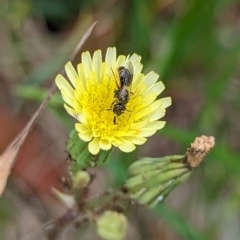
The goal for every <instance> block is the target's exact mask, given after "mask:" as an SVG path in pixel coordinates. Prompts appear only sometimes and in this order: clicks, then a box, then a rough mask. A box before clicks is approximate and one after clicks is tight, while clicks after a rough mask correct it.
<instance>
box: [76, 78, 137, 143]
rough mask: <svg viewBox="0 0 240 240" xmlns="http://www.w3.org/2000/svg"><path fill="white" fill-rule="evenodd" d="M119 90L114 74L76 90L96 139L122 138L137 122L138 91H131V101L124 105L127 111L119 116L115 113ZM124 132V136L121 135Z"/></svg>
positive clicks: (82, 109) (90, 80) (92, 79)
mask: <svg viewBox="0 0 240 240" xmlns="http://www.w3.org/2000/svg"><path fill="white" fill-rule="evenodd" d="M93 75H94V74H93ZM117 89H118V87H117V83H116V79H115V76H114V75H113V74H112V76H107V75H105V76H104V77H103V78H101V79H100V80H97V79H96V78H94V77H91V78H90V79H89V80H88V81H87V83H86V87H85V88H84V89H82V91H79V89H76V90H75V96H76V98H77V99H76V100H77V102H78V104H80V106H79V107H80V108H81V112H82V113H83V114H84V116H85V118H86V120H87V122H88V124H89V126H90V128H91V130H92V133H93V136H94V137H100V136H101V138H103V139H109V138H111V137H115V136H119V137H121V136H123V135H126V131H128V130H130V126H131V124H132V123H133V122H135V121H134V115H135V110H136V109H137V106H139V103H140V102H141V98H140V97H139V96H137V91H135V92H136V93H130V90H129V101H128V102H127V103H126V104H124V106H125V108H126V110H124V111H122V113H121V114H120V115H117V114H115V113H114V111H113V107H114V105H115V104H116V103H117V102H116V98H115V96H114V91H115V90H117ZM77 93H78V94H77ZM139 100H140V101H139ZM123 132H124V134H121V133H123Z"/></svg>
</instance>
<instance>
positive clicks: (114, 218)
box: [97, 211, 128, 240]
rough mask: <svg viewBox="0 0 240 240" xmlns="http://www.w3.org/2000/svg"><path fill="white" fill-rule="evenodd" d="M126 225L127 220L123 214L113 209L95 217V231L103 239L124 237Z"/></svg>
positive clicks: (117, 239)
mask: <svg viewBox="0 0 240 240" xmlns="http://www.w3.org/2000/svg"><path fill="white" fill-rule="evenodd" d="M127 226H128V221H127V218H126V217H125V215H123V214H122V213H117V212H114V211H105V212H104V213H103V214H102V215H101V216H100V217H99V218H98V219H97V232H98V235H99V236H100V237H101V238H103V239H104V240H122V239H124V237H125V235H126V231H127Z"/></svg>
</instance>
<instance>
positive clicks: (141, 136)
mask: <svg viewBox="0 0 240 240" xmlns="http://www.w3.org/2000/svg"><path fill="white" fill-rule="evenodd" d="M140 61H141V57H140V56H138V55H137V54H133V55H132V56H129V55H128V56H127V57H126V56H124V55H120V56H118V57H117V55H116V48H108V49H107V52H106V56H105V59H104V60H103V59H102V52H101V51H100V50H97V51H95V52H94V54H93V57H92V58H91V56H90V54H89V52H84V53H82V63H80V64H78V65H77V71H76V70H75V69H74V67H73V66H72V64H71V63H70V62H68V63H67V64H66V66H65V70H66V74H67V76H68V78H69V80H70V81H69V82H68V81H67V80H66V79H65V78H64V77H63V76H62V75H60V74H59V75H57V77H56V84H57V86H58V88H59V89H60V91H61V94H62V97H63V100H64V102H65V104H64V107H65V109H66V111H67V112H68V113H69V114H70V115H71V116H73V117H74V118H76V119H77V121H78V123H76V124H75V129H76V131H77V132H78V136H79V138H81V139H82V140H83V141H86V142H90V143H89V144H88V148H89V151H90V152H91V153H92V154H94V155H95V154H97V153H98V152H99V150H100V149H103V150H109V149H111V147H112V145H113V146H115V147H118V148H119V149H120V150H122V151H124V152H131V151H133V150H134V149H135V148H136V147H135V145H142V144H144V143H145V142H146V137H149V136H152V135H153V134H154V133H155V132H156V131H157V130H158V129H161V128H163V127H164V125H165V122H164V121H158V119H160V118H162V117H163V116H164V115H165V111H166V110H165V109H166V108H167V107H168V106H170V105H171V98H170V97H166V98H162V99H158V100H156V98H157V96H158V95H159V94H160V93H161V92H162V91H163V90H164V88H165V87H164V85H163V83H162V82H157V80H158V75H157V74H156V73H154V72H150V73H148V74H147V75H144V74H143V73H141V70H142V64H141V63H140ZM129 62H131V63H132V66H133V80H132V84H131V86H130V87H129V89H128V91H129V96H130V98H129V101H128V102H127V103H126V104H125V107H126V110H125V111H123V113H122V114H120V115H119V116H118V115H116V114H114V112H113V106H114V104H116V102H114V100H115V95H114V91H115V90H117V89H118V86H119V74H118V67H120V66H126V67H127V66H128V64H129Z"/></svg>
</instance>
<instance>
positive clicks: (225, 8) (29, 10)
mask: <svg viewBox="0 0 240 240" xmlns="http://www.w3.org/2000/svg"><path fill="white" fill-rule="evenodd" d="M0 16H1V22H0V39H1V41H0V53H1V57H0V94H1V95H0V134H1V141H0V151H3V150H4V148H5V147H6V146H7V143H9V141H10V140H11V139H12V138H13V137H14V136H15V134H16V132H17V131H19V129H21V128H22V126H24V124H25V123H26V121H27V119H28V118H29V117H30V116H31V115H32V114H33V112H34V110H35V109H36V108H37V106H38V105H39V104H40V103H41V101H42V100H43V99H44V97H45V96H46V93H47V91H48V88H49V86H51V84H52V82H53V81H54V78H55V75H56V73H58V72H59V71H60V69H61V68H62V66H63V64H64V63H65V62H66V61H67V59H68V58H69V56H70V53H71V51H72V50H73V49H74V47H75V45H76V44H77V42H78V41H79V39H80V38H81V36H82V35H83V34H84V32H85V31H86V30H87V28H88V27H89V26H90V25H91V23H93V22H94V21H99V22H98V24H97V25H96V27H95V29H94V31H93V33H92V35H91V36H90V38H89V40H88V41H87V43H86V44H85V45H84V47H83V50H89V51H90V52H93V51H94V50H96V49H102V50H103V51H104V52H105V50H106V48H107V47H108V46H116V47H117V51H118V54H132V53H137V54H139V55H141V56H142V63H143V64H144V70H143V72H144V73H147V72H149V71H151V70H153V71H155V72H157V73H159V74H160V79H161V80H162V81H163V82H164V84H165V85H166V90H165V91H164V93H163V95H161V96H171V97H172V99H173V105H172V106H171V107H170V108H169V109H167V115H166V117H165V119H166V120H167V125H166V127H165V128H164V129H163V130H161V131H159V133H158V134H156V135H155V136H153V137H152V138H150V139H149V140H148V142H147V143H146V144H145V145H144V146H143V147H140V148H138V150H137V151H136V152H134V153H133V154H128V155H126V154H121V153H118V154H117V157H115V159H114V161H111V162H110V163H109V164H108V166H107V168H106V170H107V172H108V173H109V174H107V175H106V176H107V177H103V176H102V178H103V179H104V181H105V182H104V181H103V185H104V184H106V183H107V185H109V181H111V182H114V184H115V186H119V185H121V184H122V183H123V182H124V181H125V179H126V176H127V175H126V169H127V166H128V165H129V164H130V163H131V162H132V161H133V160H136V159H137V157H139V156H145V155H148V156H163V155H167V154H183V153H184V152H185V149H186V148H187V147H188V146H189V145H190V143H191V142H192V141H193V140H194V138H195V137H197V136H200V135H202V134H205V135H213V136H215V138H216V146H215V148H214V150H213V151H212V152H211V153H210V155H209V156H208V157H207V159H206V160H205V161H204V163H203V164H201V166H200V167H199V168H198V169H197V170H195V171H194V172H193V174H192V176H191V177H190V179H189V180H188V181H187V182H186V183H184V185H182V186H180V187H179V188H178V189H176V190H175V191H174V192H173V193H172V194H171V195H170V196H169V198H168V199H167V201H166V203H164V205H161V206H159V207H157V208H155V209H153V210H152V211H149V210H147V209H140V210H139V209H135V210H133V211H132V212H131V218H132V232H130V234H129V236H130V237H131V239H144V240H145V239H156V240H157V239H164V240H178V239H189V240H190V239H191V240H192V239H199V240H200V239H201V240H204V239H219V240H225V239H228V240H236V239H240V210H239V209H240V153H239V150H240V141H239V135H240V122H239V118H240V112H239V107H240V80H239V78H240V68H239V66H240V3H239V1H236V0H218V1H216V0H192V1H187V0H182V1H176V0H162V1H160V0H125V1H120V0H118V1H117V0H111V1H110V0H106V1H103V0H101V1H96V0H91V1H83V0H75V1H67V0H51V1H48V0H8V1H7V0H3V1H2V3H1V9H0ZM79 60H80V57H78V58H77V59H76V62H77V61H79ZM73 123H74V121H73V119H72V118H71V117H70V116H68V115H67V114H66V113H65V111H64V110H63V108H62V100H61V97H60V95H59V94H56V95H55V96H54V97H53V99H52V100H51V102H50V103H49V108H48V109H47V111H46V113H45V114H44V116H43V117H42V118H41V120H40V121H39V124H38V126H37V130H35V131H34V133H33V134H35V135H34V137H33V138H34V141H35V140H36V141H35V142H34V141H31V140H30V142H29V144H28V145H26V146H25V148H24V151H23V153H22V154H20V158H21V157H22V159H24V160H19V161H18V164H17V166H16V168H15V171H14V173H15V175H14V176H15V178H16V179H18V180H12V181H10V184H9V186H8V189H7V192H6V193H5V195H4V197H3V198H2V199H1V200H0V221H1V222H0V229H1V234H2V237H3V238H2V237H1V236H0V238H1V239H43V238H41V237H40V235H39V236H38V237H37V235H34V238H33V237H32V236H33V235H31V236H30V233H31V234H32V232H31V231H32V229H33V228H34V229H36V228H37V227H38V228H40V227H41V224H43V223H44V222H46V221H47V220H48V219H49V218H50V216H55V215H56V212H57V215H59V210H57V211H55V212H54V211H53V213H51V214H49V212H48V211H49V209H50V208H51V207H50V206H51V203H52V202H53V200H52V199H51V198H50V195H51V194H49V188H50V187H51V185H54V184H57V183H56V182H57V180H54V179H57V178H58V177H59V175H60V173H64V171H65V167H64V160H65V159H66V153H65V152H64V144H65V142H66V140H67V134H68V131H69V130H71V129H72V128H73ZM59 139H60V140H62V142H61V143H62V144H61V146H59V144H58V143H59ZM49 144H50V145H49ZM39 146H41V148H40V147H39ZM49 146H51V154H52V155H51V156H50V157H49ZM33 149H35V150H36V151H35V153H32V155H31V154H30V152H31V151H33ZM46 149H48V150H47V151H46ZM43 152H44V157H43V156H42V154H43ZM34 154H35V155H34ZM30 156H31V157H30ZM53 158H54V159H55V161H53V160H52V159H53ZM116 158H117V159H116ZM36 159H37V160H36ZM49 159H50V160H49ZM56 159H59V161H60V162H61V164H60V163H59V162H58V161H57V160H56ZM34 161H36V162H37V163H35V164H33V163H32V162H34ZM51 161H53V162H51ZM29 162H31V167H29ZM46 162H47V163H46ZM49 162H51V164H49ZM40 163H41V167H39V166H40V165H39V164H40ZM60 165H61V167H60V168H61V170H59V171H58V172H57V173H56V171H55V168H57V169H59V166H60ZM26 166H27V167H26ZM49 169H50V170H49ZM41 171H43V172H44V174H43V176H42V175H41V173H39V172H41ZM59 172H60V173H59ZM107 172H106V171H105V170H104V173H105V174H106V173H107ZM36 173H37V174H38V175H37V177H36ZM100 178H101V177H100ZM36 179H38V181H37V182H36V183H35V182H34V181H35V180H36ZM39 179H40V180H39ZM44 179H45V180H46V179H47V180H46V181H44ZM49 179H51V180H49ZM54 181H55V182H54ZM19 182H20V183H19ZM40 183H41V184H40ZM22 185H24V187H23V186H22ZM26 188H27V190H26ZM95 188H96V189H97V187H95ZM43 196H44V197H43ZM16 199H17V200H16ZM33 199H34V200H33ZM39 199H40V200H39ZM39 202H40V203H39ZM40 205H41V206H40ZM13 206H14V207H13ZM42 208H44V209H45V210H44V211H43V210H41V209H42ZM20 209H21V210H20ZM24 209H25V210H24ZM36 209H37V210H36ZM27 211H28V212H30V213H28V215H27V216H26V212H27ZM39 212H41V214H39ZM49 215H50V216H49ZM23 218H24V219H32V218H33V219H35V221H36V224H35V225H34V227H32V226H30V227H26V226H25V225H24V224H23V223H22V225H24V226H22V225H21V224H20V223H19V219H23ZM36 219H37V220H36ZM34 234H37V233H34ZM84 234H85V235H82V236H84V237H82V238H78V239H97V238H96V236H95V237H93V236H91V235H88V233H87V231H85V233H84ZM131 234H132V235H131ZM72 239H75V238H72ZM129 239H130V238H129Z"/></svg>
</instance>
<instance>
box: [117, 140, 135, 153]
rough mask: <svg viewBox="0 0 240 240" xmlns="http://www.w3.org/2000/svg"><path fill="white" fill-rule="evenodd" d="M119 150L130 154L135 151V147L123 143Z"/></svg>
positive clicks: (129, 143)
mask: <svg viewBox="0 0 240 240" xmlns="http://www.w3.org/2000/svg"><path fill="white" fill-rule="evenodd" d="M119 149H120V150H121V151H123V152H132V151H133V150H135V149H136V146H135V145H134V144H132V143H131V142H128V141H124V142H123V143H122V144H121V145H120V146H119Z"/></svg>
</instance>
